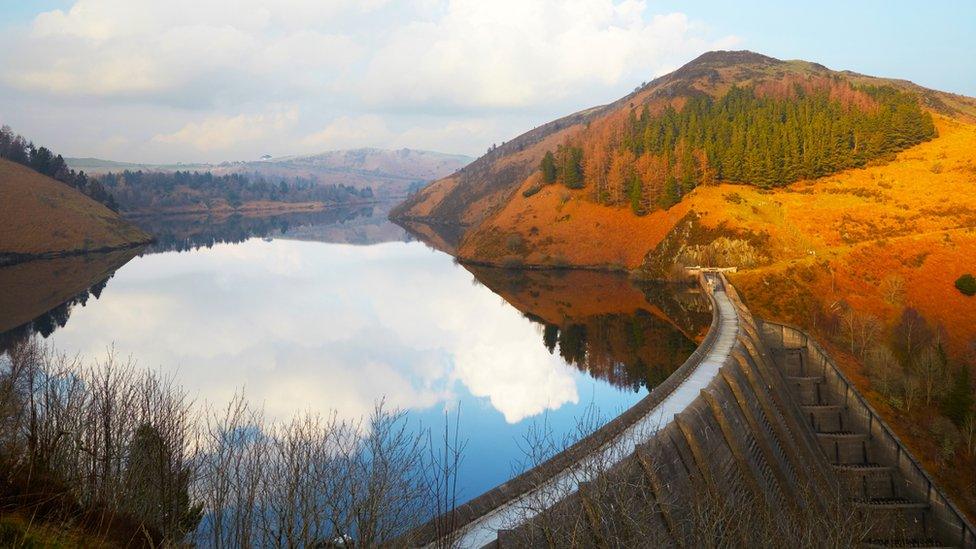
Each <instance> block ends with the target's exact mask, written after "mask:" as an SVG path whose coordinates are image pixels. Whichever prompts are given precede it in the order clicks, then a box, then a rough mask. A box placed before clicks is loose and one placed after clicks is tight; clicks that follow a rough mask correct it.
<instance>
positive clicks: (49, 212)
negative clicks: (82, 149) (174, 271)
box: [0, 159, 150, 262]
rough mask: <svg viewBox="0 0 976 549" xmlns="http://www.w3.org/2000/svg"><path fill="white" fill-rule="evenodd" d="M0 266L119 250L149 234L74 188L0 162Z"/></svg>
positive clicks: (2, 161) (144, 238)
mask: <svg viewBox="0 0 976 549" xmlns="http://www.w3.org/2000/svg"><path fill="white" fill-rule="evenodd" d="M0 197H2V200H0V220H2V222H0V262H3V261H11V260H13V259H15V258H17V259H26V258H31V257H36V256H47V257H50V256H57V255H69V254H74V253H83V252H88V251H97V250H106V249H117V248H124V247H128V246H133V245H136V244H140V243H145V242H148V241H149V240H150V236H149V235H148V234H146V233H145V232H143V231H142V230H141V229H139V228H138V227H136V226H135V225H133V224H131V223H129V222H128V221H125V220H124V219H122V218H121V217H120V216H119V215H118V214H117V213H115V212H113V211H112V210H110V209H108V208H106V207H105V206H103V205H102V204H99V203H98V202H95V201H94V200H92V199H90V198H88V197H87V196H85V195H84V194H82V193H80V192H78V191H77V190H75V189H73V188H71V187H69V186H67V185H65V184H63V183H60V182H58V181H55V180H53V179H51V178H49V177H47V176H44V175H41V174H39V173H37V172H35V171H33V170H31V169H30V168H26V167H24V166H21V165H19V164H15V163H13V162H10V161H7V160H3V159H0Z"/></svg>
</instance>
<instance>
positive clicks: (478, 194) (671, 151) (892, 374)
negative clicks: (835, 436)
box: [396, 52, 976, 517]
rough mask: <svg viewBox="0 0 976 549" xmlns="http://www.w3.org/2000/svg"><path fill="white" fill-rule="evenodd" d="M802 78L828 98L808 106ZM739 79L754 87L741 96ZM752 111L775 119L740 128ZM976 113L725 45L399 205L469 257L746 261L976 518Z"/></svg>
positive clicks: (921, 92) (900, 88)
mask: <svg viewBox="0 0 976 549" xmlns="http://www.w3.org/2000/svg"><path fill="white" fill-rule="evenodd" d="M796 84H799V85H800V86H799V87H797V86H795V85H796ZM804 87H806V89H807V90H808V91H811V90H812V92H813V93H815V94H817V93H819V94H820V98H819V99H818V100H817V101H814V102H812V103H811V102H809V101H808V102H807V106H803V107H802V108H800V107H797V106H795V105H793V104H791V103H790V101H792V99H791V98H793V97H795V98H800V97H809V95H803V94H797V95H795V96H793V95H790V94H793V93H796V92H795V91H790V90H791V89H792V90H797V89H804ZM733 89H738V90H743V89H748V90H752V91H751V92H749V94H747V95H746V96H744V97H736V98H735V104H734V105H731V106H728V108H726V107H725V106H723V105H728V102H724V103H723V98H725V97H727V96H728V93H729V91H730V90H733ZM879 90H882V91H881V92H880V94H879ZM735 93H741V92H735ZM805 93H806V92H805ZM768 94H772V95H768ZM906 94H910V96H911V97H913V98H914V99H912V101H909V100H908V98H909V95H906ZM765 97H772V98H773V100H772V101H767V100H766V99H764V98H765ZM709 98H710V99H709ZM879 98H880V99H879ZM784 99H785V101H784ZM887 100H892V101H889V102H888V106H887V107H885V106H884V103H885V101H887ZM710 101H714V102H715V103H710ZM689 104H690V105H693V106H694V108H695V109H697V111H695V113H694V115H692V114H690V113H688V112H687V111H686V112H684V113H683V114H682V109H684V108H685V107H686V106H687V105H689ZM750 104H751V105H754V106H755V107H756V108H752V107H749V105H750ZM715 105H718V106H719V107H721V108H720V109H718V110H716V108H714V106H715ZM796 105H800V106H802V105H803V102H802V101H798V102H797V103H796ZM746 107H748V108H746ZM811 109H813V110H811ZM816 109H819V110H820V112H819V113H818V112H814V110H816ZM919 109H921V111H920V110H919ZM770 111H776V112H780V113H782V115H783V116H782V117H781V118H778V117H769V116H766V115H768V114H769V112H770ZM743 114H745V115H746V118H747V119H749V120H748V121H749V123H752V122H753V121H758V122H757V124H759V126H758V127H757V128H756V130H757V131H755V132H752V131H751V130H749V129H748V128H749V127H751V126H749V125H747V126H746V127H747V130H746V131H745V132H742V131H741V130H739V129H736V128H735V125H736V124H737V123H738V122H737V121H739V120H742V115H743ZM974 114H976V100H974V99H972V98H968V97H963V96H958V95H953V94H947V93H943V92H938V91H934V90H927V89H924V88H921V87H919V86H917V85H915V84H912V83H910V82H906V81H900V80H891V79H880V78H873V77H868V76H863V75H859V74H856V73H850V72H842V73H841V72H833V71H829V70H828V69H826V68H825V67H822V66H820V65H817V64H814V63H807V62H803V61H779V60H776V59H772V58H768V57H764V56H760V55H757V54H753V53H750V52H716V53H711V54H706V55H704V56H702V57H701V58H699V59H698V60H696V61H694V62H692V63H690V64H689V65H686V66H685V67H683V68H681V69H679V70H678V71H675V72H674V73H672V74H670V75H667V76H664V77H662V78H660V79H658V80H655V81H654V82H651V83H650V84H648V85H647V86H645V87H643V88H641V89H639V90H637V91H636V92H635V93H633V94H631V95H629V96H627V97H625V98H623V99H621V100H619V101H617V102H615V103H613V104H610V105H607V106H605V107H599V108H597V109H592V110H590V111H585V112H583V113H578V114H577V115H574V116H573V117H570V118H567V119H563V120H562V121H557V122H554V123H551V124H549V125H547V126H542V127H540V128H537V129H536V130H533V131H532V132H529V133H527V134H525V135H523V136H521V137H519V138H516V139H515V140H513V141H512V142H509V143H507V144H506V145H504V146H503V147H501V148H500V149H502V150H501V152H495V153H491V154H489V155H486V156H485V157H483V158H481V159H479V160H477V161H475V162H474V163H472V165H471V166H470V167H469V168H466V169H465V170H462V171H461V172H460V173H459V174H457V175H455V176H453V177H451V178H447V179H443V180H440V181H438V182H435V183H434V184H432V185H431V186H429V187H428V188H427V189H425V190H424V191H423V192H421V193H419V194H418V195H417V196H416V197H414V199H413V200H410V201H408V202H406V203H405V204H403V205H402V206H401V207H400V208H399V209H398V210H397V212H396V213H397V214H399V215H400V216H401V217H402V218H405V219H411V220H413V221H414V222H418V221H436V222H437V223H438V225H436V226H437V227H441V228H442V227H444V226H447V225H453V226H455V227H460V229H461V231H462V233H463V234H462V236H461V237H460V238H459V239H458V242H459V243H458V244H457V246H456V255H458V256H459V257H460V258H461V259H462V260H465V261H467V262H473V263H479V264H493V265H504V266H508V267H521V266H530V267H586V268H597V269H614V270H623V271H629V272H631V273H632V274H633V275H635V276H641V277H648V278H668V277H671V276H674V275H676V274H678V273H680V272H681V271H682V268H683V267H685V266H692V265H707V266H736V267H738V269H739V271H738V272H737V273H736V274H734V275H732V282H733V283H734V284H735V285H736V287H737V288H738V289H739V291H740V293H741V294H742V295H743V296H744V298H745V299H746V301H747V303H748V305H749V306H750V307H751V309H752V311H753V313H754V314H756V315H757V316H759V317H761V318H766V319H770V320H777V321H784V322H788V323H791V324H795V325H799V326H801V327H803V328H805V329H807V330H809V331H811V332H812V333H813V334H814V335H815V336H816V337H817V338H818V340H819V341H821V342H822V343H823V344H824V345H825V346H827V347H828V348H829V349H830V350H831V352H832V355H833V356H834V357H836V359H837V360H838V362H839V363H840V364H841V366H842V367H843V368H844V369H845V372H846V373H847V375H849V376H850V377H851V378H852V379H853V380H855V382H856V383H857V384H858V385H859V387H860V389H861V390H862V392H863V393H864V394H865V395H866V396H867V397H868V399H869V400H870V401H871V402H872V404H873V405H874V406H875V407H876V408H877V409H878V410H880V411H881V412H882V413H883V414H884V415H885V417H886V419H888V420H889V421H890V422H891V423H892V425H893V426H894V428H895V430H896V431H897V432H898V434H899V436H901V437H902V438H903V439H904V440H905V441H906V442H907V443H908V444H909V446H910V447H911V449H912V450H913V452H914V453H915V454H916V455H917V456H919V457H920V458H921V459H922V460H923V462H924V463H925V464H926V466H927V468H928V469H929V470H930V471H931V472H933V474H934V475H935V476H936V477H937V478H938V479H939V480H940V481H941V483H942V484H943V486H945V487H946V489H947V490H948V491H949V493H950V494H952V495H953V496H954V497H955V498H956V499H957V500H958V502H959V504H960V506H961V507H963V508H964V509H965V510H966V511H967V512H968V513H970V516H974V517H976V407H974V405H973V400H974V399H976V394H974V391H973V386H972V382H971V379H972V377H973V374H972V372H973V370H974V369H976V296H970V295H967V294H966V293H965V290H966V289H967V285H966V283H965V282H964V281H965V280H967V279H966V278H965V276H964V275H967V274H976V118H974ZM645 116H650V117H651V118H648V119H645ZM824 116H826V120H825V119H824ZM750 117H751V118H750ZM791 117H793V119H794V120H796V121H797V122H799V123H795V122H790V119H791ZM929 119H931V121H932V122H931V124H932V126H931V127H928V128H927V129H926V128H922V129H923V130H924V131H921V132H919V133H918V134H917V135H916V134H915V129H917V128H920V127H921V126H922V125H924V126H928V124H929V122H928V121H927V120H929ZM645 120H647V122H645ZM662 120H663V122H662ZM777 120H782V121H783V122H784V123H783V124H782V126H781V127H779V128H775V127H771V126H770V125H769V124H770V123H771V122H772V123H773V124H774V125H775V124H776V123H777ZM913 120H914V121H915V122H912V121H913ZM838 123H839V124H841V127H840V128H838V126H837V125H836V124H838ZM710 125H711V126H710ZM845 125H846V127H845ZM730 126H731V127H730ZM814 126H816V127H819V128H820V129H819V130H817V131H811V130H810V128H811V127H814ZM648 128H651V129H650V130H648ZM715 128H718V129H715ZM932 130H934V131H932ZM754 136H761V137H762V139H761V141H763V143H756V144H750V143H749V139H751V138H752V137H754ZM820 136H831V138H830V139H827V140H820ZM838 137H843V139H840V140H838V139H836V138H838ZM641 138H642V139H641ZM737 139H738V140H739V141H738V142H736V140H737ZM742 139H745V144H744V146H743V142H742V141H741V140H742ZM662 140H663V141H662ZM717 140H718V141H717ZM808 145H809V146H808ZM862 145H866V146H862ZM689 146H690V147H691V150H688V148H687V147H689ZM698 146H700V147H701V148H700V149H695V148H694V147H698ZM737 147H738V152H735V150H734V149H736V148H737ZM601 149H602V150H603V151H604V153H607V152H609V154H603V155H602V156H601V154H600V150H601ZM648 151H651V153H652V154H647V153H648ZM730 151H732V152H730ZM767 151H768V152H767ZM797 151H800V152H801V153H808V151H809V154H806V156H804V154H800V155H796V154H795V153H796V152H797ZM547 152H549V153H554V154H553V157H552V161H553V162H552V165H547V163H545V162H543V159H544V158H545V157H546V153H547ZM493 155H494V156H493ZM641 155H643V156H641ZM655 155H657V156H655ZM683 159H684V160H683ZM715 160H718V162H715ZM737 162H742V164H736V163H737ZM730 166H731V167H733V168H734V169H733V170H732V171H731V173H727V174H722V173H721V172H723V171H725V172H729V170H728V168H729V167H730ZM756 166H758V167H759V168H761V169H756ZM764 166H766V167H768V166H773V170H772V171H769V170H766V169H765V167H764ZM475 168H477V170H475ZM685 168H687V169H685ZM547 169H548V173H546V172H547ZM770 174H773V175H770ZM723 175H724V177H723ZM732 181H734V182H735V183H734V184H733V183H732ZM686 183H690V184H686ZM649 189H650V190H652V191H654V192H651V193H648V190H649ZM440 230H443V229H440ZM957 281H963V282H961V283H958V284H960V287H957ZM967 372H968V373H969V375H968V376H967V375H966V374H967Z"/></svg>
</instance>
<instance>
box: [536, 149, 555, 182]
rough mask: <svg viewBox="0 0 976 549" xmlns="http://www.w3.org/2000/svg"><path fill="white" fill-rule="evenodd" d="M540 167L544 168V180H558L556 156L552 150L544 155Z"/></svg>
mask: <svg viewBox="0 0 976 549" xmlns="http://www.w3.org/2000/svg"><path fill="white" fill-rule="evenodd" d="M539 169H540V170H542V181H544V182H545V183H555V182H556V158H555V157H554V156H553V155H552V152H550V151H546V154H545V156H543V157H542V162H540V164H539Z"/></svg>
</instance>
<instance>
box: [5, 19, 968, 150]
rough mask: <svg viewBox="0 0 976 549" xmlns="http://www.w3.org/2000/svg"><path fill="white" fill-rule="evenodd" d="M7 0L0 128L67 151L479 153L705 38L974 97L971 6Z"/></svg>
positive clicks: (692, 49) (689, 50) (686, 57)
mask: <svg viewBox="0 0 976 549" xmlns="http://www.w3.org/2000/svg"><path fill="white" fill-rule="evenodd" d="M919 6H920V4H918V3H917V2H907V1H897V0H895V1H886V2H882V1H874V0H863V1H858V2H849V1H845V2H840V1H837V2H833V1H821V2H818V3H817V4H816V5H815V6H813V5H811V4H809V3H799V2H772V1H768V2H767V1H763V2H743V1H735V2H733V1H720V0H712V1H706V2H679V1H651V0H648V1H635V0H623V1H614V0H492V1H490V2H486V1H484V0H400V1H395V0H278V1H275V2H270V1H260V0H168V1H167V2H159V1H157V0H40V1H35V2H32V1H30V0H0V123H3V124H8V125H10V126H11V127H13V128H14V130H15V131H17V132H19V133H21V134H23V135H25V136H27V137H28V138H30V139H33V140H34V141H35V142H37V143H39V144H43V145H45V146H48V147H49V148H52V149H53V150H55V151H57V152H60V153H62V154H64V155H65V156H75V157H88V156H93V157H99V158H108V159H112V160H120V161H131V162H156V163H170V162H219V161H224V160H250V159H255V158H258V157H260V156H261V155H264V154H270V155H272V156H285V155H292V154H307V153H314V152H320V151H325V150H333V149H344V148H354V147H364V146H372V147H381V148H400V147H410V148H417V149H427V150H435V151H441V152H446V153H460V154H467V155H471V156H478V155H480V154H482V153H483V152H484V151H485V150H486V149H487V148H488V147H489V146H491V145H492V144H493V143H500V142H502V141H506V140H508V139H511V138H512V137H515V136H517V135H519V134H521V133H522V132H524V131H527V130H529V129H531V128H533V127H535V126H538V125H540V124H543V123H545V122H548V121H550V120H552V119H554V118H557V117H559V116H563V115H566V114H569V113H571V112H574V111H577V110H580V109H583V108H588V107H591V106H595V105H600V104H604V103H608V102H610V101H613V100H614V99H616V98H619V97H620V96H622V95H625V94H626V93H628V92H629V91H631V90H633V89H634V88H635V87H636V86H638V85H640V84H641V83H642V82H644V81H648V80H651V79H653V78H654V77H656V76H660V75H662V74H665V73H667V72H669V71H671V70H673V69H675V68H677V67H679V66H681V65H682V64H684V63H686V62H688V61H690V60H692V59H693V58H694V57H696V56H697V55H699V54H701V53H703V52H705V51H709V50H714V49H749V50H753V51H757V52H760V53H764V54H767V55H771V56H774V57H779V58H782V59H805V60H808V61H816V62H819V63H822V64H824V65H827V66H828V67H830V68H834V69H851V70H855V71H857V72H862V73H866V74H874V75H879V76H889V77H898V78H906V79H910V80H913V81H915V82H917V83H919V84H922V85H924V86H928V87H932V88H936V89H941V90H945V91H950V92H955V93H961V94H965V95H971V96H976V78H974V77H973V75H976V33H974V32H972V31H973V29H976V2H972V1H971V0H966V1H943V2H927V3H925V4H924V7H919Z"/></svg>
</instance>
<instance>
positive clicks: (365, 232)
mask: <svg viewBox="0 0 976 549" xmlns="http://www.w3.org/2000/svg"><path fill="white" fill-rule="evenodd" d="M388 210H389V205H388V204H384V203H379V204H370V205H365V206H353V207H339V208H329V209H325V210H319V211H314V212H291V213H282V214H275V215H253V214H252V215H249V214H241V213H230V214H227V213H218V214H189V215H164V216H146V217H139V218H136V219H134V220H133V221H134V222H135V223H137V224H138V225H139V226H140V227H142V228H143V229H144V230H146V231H147V232H149V233H150V234H152V235H153V236H155V237H156V243H155V244H153V245H151V246H149V247H148V248H147V249H146V252H147V253H159V252H167V251H177V252H182V251H189V250H195V249H198V248H210V247H212V246H213V245H214V244H221V243H232V244H236V243H240V242H244V241H245V240H248V239H250V238H286V239H294V240H310V241H316V242H329V243H344V244H357V245H369V244H378V243H382V242H395V241H404V240H407V238H408V236H407V233H406V231H404V230H403V229H401V228H400V227H397V226H396V225H394V224H392V223H389V222H388V221H387V220H386V212H387V211H388Z"/></svg>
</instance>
